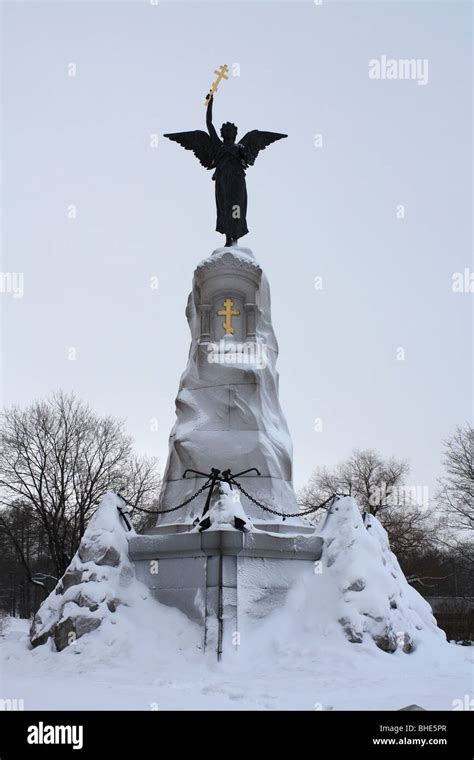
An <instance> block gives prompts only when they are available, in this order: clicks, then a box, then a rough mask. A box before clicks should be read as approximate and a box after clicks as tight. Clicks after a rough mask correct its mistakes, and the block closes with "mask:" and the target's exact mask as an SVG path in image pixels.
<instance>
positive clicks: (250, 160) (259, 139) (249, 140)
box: [239, 129, 288, 166]
mask: <svg viewBox="0 0 474 760" xmlns="http://www.w3.org/2000/svg"><path fill="white" fill-rule="evenodd" d="M283 137H288V135H282V134H280V133H279V132H261V131H260V130H259V129H253V130H252V131H251V132H247V134H246V135H244V137H242V139H241V140H239V142H240V144H241V145H243V146H244V148H245V154H246V163H247V164H248V165H249V166H253V165H254V163H255V159H256V158H257V156H258V154H259V152H260V151H261V150H264V149H265V148H266V147H267V145H271V143H272V142H275V140H281V139H282V138H283Z"/></svg>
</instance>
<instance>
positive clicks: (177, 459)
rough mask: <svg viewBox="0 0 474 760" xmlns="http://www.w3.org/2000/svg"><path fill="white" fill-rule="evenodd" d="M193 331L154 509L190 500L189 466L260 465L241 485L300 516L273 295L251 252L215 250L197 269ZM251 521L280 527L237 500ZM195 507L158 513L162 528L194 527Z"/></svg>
mask: <svg viewBox="0 0 474 760" xmlns="http://www.w3.org/2000/svg"><path fill="white" fill-rule="evenodd" d="M186 316H187V319H188V323H189V327H190V331H191V347H190V351H189V359H188V364H187V367H186V369H185V371H184V373H183V376H182V377H181V382H180V387H179V392H178V397H177V399H176V414H177V421H176V424H175V427H174V429H173V431H172V433H171V437H170V454H169V459H168V464H167V467H166V471H165V475H164V484H163V491H162V495H161V501H160V509H163V510H166V509H168V508H170V507H172V506H173V505H174V504H180V503H181V502H183V501H185V500H186V499H188V498H189V497H190V496H191V495H192V494H193V493H194V492H195V491H196V490H197V489H198V488H199V487H200V486H201V485H202V484H203V481H202V479H199V478H193V477H189V478H186V479H184V478H183V473H184V472H185V470H187V469H191V470H197V471H201V472H206V473H207V472H209V470H210V468H211V467H216V468H217V469H219V470H220V471H225V470H226V469H227V468H231V470H232V472H233V473H238V472H242V471H246V470H249V469H251V468H257V470H258V471H259V472H260V473H261V474H260V476H258V475H257V474H256V473H255V472H251V473H249V474H248V475H247V476H243V477H242V478H239V482H241V484H242V485H243V486H244V488H245V490H247V491H249V492H250V493H251V495H252V496H254V497H256V498H257V500H258V501H260V502H262V503H264V504H266V505H268V506H269V507H270V508H272V509H273V510H275V511H277V512H283V513H295V512H298V505H297V502H296V497H295V493H294V490H293V484H292V443H291V438H290V434H289V431H288V426H287V424H286V420H285V418H284V415H283V412H282V410H281V407H280V402H279V399H278V373H277V371H276V366H275V365H276V360H277V356H278V344H277V341H276V338H275V334H274V332H273V327H272V323H271V314H270V289H269V286H268V282H267V280H266V277H265V275H264V273H263V272H262V269H261V267H260V265H259V264H258V263H257V261H256V260H255V257H254V255H253V253H252V252H251V251H250V250H249V249H241V248H236V247H233V248H221V249H218V250H217V251H214V253H213V254H212V255H211V256H209V258H207V259H205V260H204V261H202V262H201V263H200V264H198V266H197V268H196V271H195V273H194V280H193V287H192V291H191V294H190V296H189V300H188V305H187V309H186ZM242 503H243V506H244V510H245V512H246V513H247V514H248V515H249V516H251V517H252V518H253V519H254V520H256V521H257V523H259V522H260V523H261V522H263V523H265V521H269V522H275V521H276V522H279V523H281V522H282V520H281V518H277V519H276V518H275V516H272V515H271V514H270V513H266V512H264V511H263V510H262V509H260V508H259V507H257V506H256V505H255V504H254V503H253V502H251V501H250V500H249V499H247V498H246V497H245V496H244V497H242ZM199 507H200V502H199V501H194V502H191V503H190V504H189V505H188V506H186V508H185V509H183V510H180V511H177V512H171V513H163V514H160V516H159V518H158V525H171V524H174V523H176V522H177V523H185V524H188V525H189V524H191V523H192V522H193V521H194V519H195V518H196V516H197V515H198V514H199Z"/></svg>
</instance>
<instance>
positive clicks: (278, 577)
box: [130, 245, 322, 657]
mask: <svg viewBox="0 0 474 760" xmlns="http://www.w3.org/2000/svg"><path fill="white" fill-rule="evenodd" d="M186 316H187V319H188V323H189V327H190V331H191V346H190V351H189V358H188V363H187V366H186V368H185V371H184V373H183V375H182V377H181V381H180V384H179V390H178V396H177V399H176V415H177V420H176V424H175V426H174V428H173V430H172V432H171V436H170V452H169V458H168V463H167V466H166V471H165V475H164V482H163V490H162V494H161V499H160V505H159V510H160V511H159V514H158V520H157V525H156V527H155V528H153V529H152V530H150V531H149V532H148V534H147V535H143V536H136V537H134V538H132V539H131V541H130V549H131V556H132V558H133V560H134V561H135V565H136V568H137V576H138V578H139V579H140V580H141V581H143V582H144V583H146V584H147V585H148V586H149V588H150V589H151V591H152V593H153V594H154V596H155V597H156V599H158V601H160V602H162V603H164V604H168V605H170V606H175V607H177V608H178V609H180V610H181V611H182V612H184V613H185V614H186V615H187V616H188V617H189V618H190V619H191V620H193V621H195V622H197V623H199V624H200V625H201V626H202V630H203V647H204V648H205V649H206V650H212V651H215V652H216V653H217V656H218V657H220V656H221V654H222V652H223V651H224V650H225V649H226V648H227V649H229V648H233V647H234V646H235V641H236V636H237V635H238V632H239V629H240V627H242V626H243V625H244V622H245V621H247V622H249V623H250V624H251V623H252V621H258V620H261V619H262V617H265V616H266V615H268V614H270V613H271V612H272V611H273V610H274V609H275V608H278V607H279V606H281V605H282V604H283V603H284V600H285V598H286V595H287V593H288V590H289V589H290V588H291V587H292V585H293V583H294V582H295V580H296V579H297V578H298V577H299V575H300V574H301V573H303V572H306V573H311V572H312V569H313V563H314V562H315V560H317V559H319V557H320V556H321V546H322V540H321V538H319V537H318V536H317V535H316V529H315V527H314V525H311V524H310V523H309V522H308V521H306V520H305V519H303V518H301V517H300V516H299V507H298V504H297V501H296V496H295V492H294V489H293V483H292V444H291V438H290V434H289V431H288V427H287V424H286V420H285V418H284V415H283V412H282V409H281V406H280V402H279V398H278V374H277V370H276V360H277V356H278V345H277V341H276V338H275V334H274V332H273V328H272V323H271V312H270V290H269V286H268V282H267V280H266V277H265V275H264V273H263V271H262V268H261V266H260V265H259V264H258V262H257V261H256V259H255V257H254V255H253V253H252V252H251V251H250V250H249V249H242V248H239V247H237V246H235V245H233V246H231V247H225V248H221V249H218V250H216V251H214V253H213V254H211V256H209V257H208V258H206V259H204V260H203V261H201V263H199V264H198V265H197V267H196V271H195V273H194V278H193V285H192V291H191V294H190V296H189V299H188V304H187V309H186ZM212 472H214V474H215V475H214V477H215V478H216V480H215V482H214V481H212V480H210V478H209V476H210V475H211V473H212ZM199 473H200V474H199ZM240 473H243V474H240ZM150 567H153V568H156V567H157V568H158V570H157V572H155V573H151V572H150Z"/></svg>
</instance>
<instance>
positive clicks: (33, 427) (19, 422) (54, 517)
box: [0, 392, 160, 585]
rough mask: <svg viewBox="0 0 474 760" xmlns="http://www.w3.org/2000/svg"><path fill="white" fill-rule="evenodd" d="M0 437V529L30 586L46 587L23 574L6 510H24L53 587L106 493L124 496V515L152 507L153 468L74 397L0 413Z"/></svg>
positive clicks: (117, 426)
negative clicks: (39, 536)
mask: <svg viewBox="0 0 474 760" xmlns="http://www.w3.org/2000/svg"><path fill="white" fill-rule="evenodd" d="M0 429H1V442H0V528H1V529H2V531H3V533H6V534H7V535H9V537H10V539H11V540H12V542H13V543H14V545H15V548H16V550H17V552H18V555H19V557H20V559H21V561H22V563H23V564H24V565H25V569H26V567H27V566H28V567H29V569H28V572H29V578H30V580H31V582H33V583H41V582H43V585H48V584H47V583H46V580H48V579H41V578H39V577H37V576H35V574H34V573H33V571H32V568H31V567H30V566H29V560H28V559H27V557H26V556H25V554H24V549H23V548H22V546H21V544H20V542H19V541H18V536H17V534H16V533H15V532H14V530H13V525H12V509H13V510H26V511H27V513H28V519H29V520H30V521H31V524H32V525H35V526H36V528H37V531H39V532H41V533H42V536H43V539H44V542H45V543H46V547H47V550H48V554H49V557H50V558H51V561H52V565H53V573H52V575H53V580H54V577H56V578H57V577H60V576H61V575H62V574H63V573H64V571H65V569H66V567H67V565H68V564H69V562H70V561H71V558H72V556H73V554H74V553H75V551H76V550H77V547H78V544H79V540H80V537H81V536H82V534H83V532H84V529H85V527H86V524H87V522H88V520H89V519H90V517H91V516H92V514H93V513H94V511H95V509H96V507H97V503H98V501H99V499H100V498H101V497H102V496H103V494H104V493H105V492H106V491H108V490H113V491H120V492H122V493H123V494H126V496H127V501H128V503H129V504H130V505H132V507H133V506H138V504H140V505H142V506H145V507H147V506H148V507H151V506H152V504H153V503H154V501H155V499H156V496H157V494H158V489H159V485H160V478H159V475H158V472H157V461H156V460H155V459H149V458H140V459H139V458H137V457H135V456H134V455H133V452H132V441H131V438H130V437H129V436H128V435H126V434H125V432H124V423H123V421H121V420H117V419H115V418H113V417H110V416H105V417H100V416H98V415H97V414H95V413H94V412H93V411H92V410H91V408H90V407H89V406H87V405H86V404H84V403H82V402H81V401H79V400H78V399H77V398H76V397H75V396H74V395H66V394H64V393H62V392H59V393H57V394H54V395H53V396H52V397H51V398H50V399H48V400H46V401H35V402H34V403H33V404H31V406H29V407H28V408H26V409H20V408H19V407H17V406H14V407H12V408H10V409H7V410H6V411H4V413H3V414H2V416H1V419H0ZM2 507H3V509H2Z"/></svg>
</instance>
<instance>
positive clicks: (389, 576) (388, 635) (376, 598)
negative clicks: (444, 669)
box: [319, 497, 445, 653]
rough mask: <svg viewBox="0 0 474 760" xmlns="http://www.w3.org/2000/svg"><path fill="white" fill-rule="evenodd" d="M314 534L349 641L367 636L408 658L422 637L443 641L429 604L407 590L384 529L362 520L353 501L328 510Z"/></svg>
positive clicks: (339, 502) (370, 518)
mask: <svg viewBox="0 0 474 760" xmlns="http://www.w3.org/2000/svg"><path fill="white" fill-rule="evenodd" d="M319 534H320V535H321V536H322V537H323V539H324V549H323V559H322V574H323V575H324V573H328V574H330V575H331V576H332V579H333V581H334V583H335V586H336V591H337V593H338V595H339V598H340V605H339V612H340V616H339V617H338V622H339V624H340V625H341V626H342V629H343V631H344V634H345V636H346V637H347V639H349V641H351V642H353V643H361V642H362V641H363V640H364V637H366V636H369V637H371V638H372V639H373V641H374V642H375V643H376V644H377V646H378V647H379V648H380V649H382V650H383V651H385V652H394V651H395V650H396V649H398V648H400V649H401V650H402V651H403V652H407V653H409V652H412V651H413V650H414V648H415V646H416V644H417V641H418V640H419V639H420V637H422V636H423V635H424V634H429V635H431V634H432V635H435V636H439V637H440V638H445V637H444V634H443V633H442V631H440V630H439V629H438V628H437V625H436V620H435V618H434V617H433V614H432V611H431V607H430V606H429V604H428V602H426V601H425V600H424V599H423V597H422V596H420V594H419V593H418V592H417V591H415V589H414V588H412V587H411V586H410V585H409V584H408V582H407V580H406V578H405V576H404V574H403V572H402V570H401V568H400V565H399V564H398V561H397V558H396V557H395V555H394V554H393V553H392V552H391V550H390V546H389V542H388V537H387V533H386V531H385V529H384V528H383V527H382V525H381V524H380V523H379V521H378V520H377V519H376V518H375V517H373V516H372V515H369V514H365V515H364V517H362V516H361V514H360V511H359V509H358V507H357V504H356V502H355V500H354V499H353V498H351V497H345V498H340V499H337V500H336V501H335V502H334V503H333V504H332V506H331V508H330V509H329V512H328V514H327V516H326V519H325V521H324V524H323V525H322V527H321V528H320V531H319Z"/></svg>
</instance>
